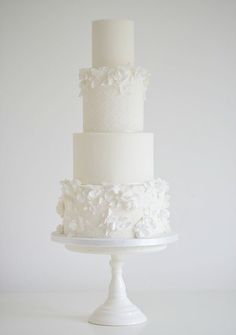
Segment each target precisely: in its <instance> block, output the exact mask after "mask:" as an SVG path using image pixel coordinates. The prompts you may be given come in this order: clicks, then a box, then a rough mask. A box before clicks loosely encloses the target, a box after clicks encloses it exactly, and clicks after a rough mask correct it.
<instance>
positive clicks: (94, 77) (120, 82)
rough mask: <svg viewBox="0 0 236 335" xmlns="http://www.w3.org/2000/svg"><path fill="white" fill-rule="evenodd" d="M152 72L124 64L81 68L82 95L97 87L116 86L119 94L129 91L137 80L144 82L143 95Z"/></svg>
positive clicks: (115, 88)
mask: <svg viewBox="0 0 236 335" xmlns="http://www.w3.org/2000/svg"><path fill="white" fill-rule="evenodd" d="M149 78H150V74H149V73H148V72H147V71H146V70H145V69H143V68H141V67H133V66H130V65H123V66H117V67H108V66H102V67H97V68H96V67H92V68H86V69H81V70H80V72H79V79H80V89H81V92H80V95H81V96H83V95H85V94H86V93H87V92H88V90H90V89H93V88H95V87H100V86H104V87H108V86H111V87H113V88H114V90H115V92H116V93H117V94H123V93H125V92H129V90H130V89H131V87H132V84H133V83H134V82H135V81H141V82H142V84H143V96H144V93H145V91H146V89H147V86H148V83H149Z"/></svg>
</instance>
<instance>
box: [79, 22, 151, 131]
mask: <svg viewBox="0 0 236 335" xmlns="http://www.w3.org/2000/svg"><path fill="white" fill-rule="evenodd" d="M92 58H93V66H92V67H91V68H85V69H81V70H80V88H81V90H80V94H81V96H82V100H83V130H84V131H85V132H141V131H143V114H144V113H143V110H144V99H145V92H146V89H147V85H148V81H149V73H148V72H147V71H146V70H144V69H142V68H140V67H135V66H134V23H133V21H129V20H99V21H94V22H93V26H92Z"/></svg>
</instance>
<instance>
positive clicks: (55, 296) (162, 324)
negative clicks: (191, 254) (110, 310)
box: [0, 291, 236, 335]
mask: <svg viewBox="0 0 236 335" xmlns="http://www.w3.org/2000/svg"><path fill="white" fill-rule="evenodd" d="M105 295H106V293H105V292H93V293H91V292H86V291H83V292H71V293H45V292H43V293H1V294H0V334H2V335H14V334H17V335H18V334H24V335H28V334H30V335H32V334H34V335H38V334H40V335H42V334H50V335H54V334H57V335H60V334H63V335H65V334H70V335H73V334H76V335H80V334H81V335H90V334H93V335H94V334H99V335H100V334H102V335H107V334H109V335H120V334H122V335H126V334H129V335H134V334H135V335H136V334H147V335H154V334H155V335H162V334H175V335H176V334H181V335H184V334H186V335H187V334H188V335H189V334H190V335H195V334H197V335H202V334H207V335H211V334H214V335H217V334H220V335H222V334H223V335H231V334H232V335H235V334H236V292H235V291H161V292H159V291H157V292H132V291H131V292H129V298H130V299H131V300H132V301H133V302H134V303H136V304H137V305H138V306H139V307H140V308H141V309H142V310H143V311H144V313H145V314H146V315H147V317H148V322H147V323H145V324H143V325H138V326H131V327H104V326H95V325H92V324H88V323H87V319H88V316H89V315H90V314H91V313H92V312H93V310H94V309H95V308H96V307H97V306H98V305H100V304H101V303H102V302H103V301H104V299H105Z"/></svg>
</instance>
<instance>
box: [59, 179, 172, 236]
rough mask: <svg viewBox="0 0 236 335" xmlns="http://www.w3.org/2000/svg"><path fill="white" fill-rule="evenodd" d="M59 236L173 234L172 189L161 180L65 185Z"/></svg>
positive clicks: (74, 181)
mask: <svg viewBox="0 0 236 335" xmlns="http://www.w3.org/2000/svg"><path fill="white" fill-rule="evenodd" d="M61 184H62V196H61V198H60V199H59V202H58V205H57V212H58V214H59V215H60V216H61V217H62V219H63V222H62V225H59V227H58V230H57V231H58V233H64V234H65V235H66V236H80V237H96V238H98V237H100V238H102V237H109V238H145V237H149V238H150V237H153V236H158V235H160V234H163V233H167V232H169V231H170V228H169V223H168V221H169V211H168V207H169V195H168V185H167V183H166V182H165V181H163V180H161V179H157V180H152V181H148V182H145V183H140V184H130V185H127V184H125V185H110V184H103V185H82V184H81V183H80V181H78V180H76V179H75V180H72V181H68V180H65V181H63V182H61Z"/></svg>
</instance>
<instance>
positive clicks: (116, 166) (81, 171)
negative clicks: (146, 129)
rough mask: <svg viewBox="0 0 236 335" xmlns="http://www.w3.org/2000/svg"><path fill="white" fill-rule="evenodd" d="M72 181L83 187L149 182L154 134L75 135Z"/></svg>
mask: <svg viewBox="0 0 236 335" xmlns="http://www.w3.org/2000/svg"><path fill="white" fill-rule="evenodd" d="M74 179H79V180H80V181H81V183H82V184H102V183H109V184H126V183H140V182H145V181H147V180H152V179H153V134H152V133H114V134H112V133H81V134H74Z"/></svg>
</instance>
